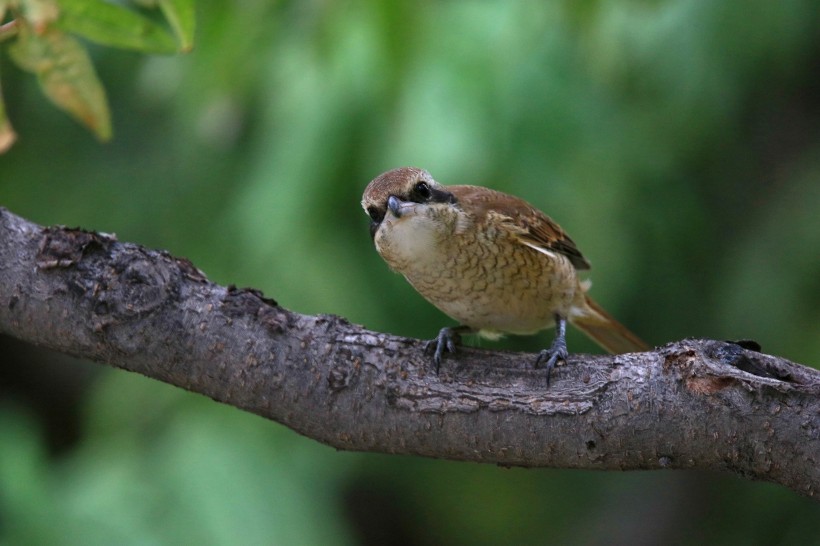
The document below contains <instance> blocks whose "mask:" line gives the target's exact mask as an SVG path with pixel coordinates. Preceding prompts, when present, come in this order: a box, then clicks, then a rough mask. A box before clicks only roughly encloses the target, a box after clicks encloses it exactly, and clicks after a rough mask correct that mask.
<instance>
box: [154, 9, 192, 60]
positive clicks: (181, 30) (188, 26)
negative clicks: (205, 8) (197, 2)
mask: <svg viewBox="0 0 820 546" xmlns="http://www.w3.org/2000/svg"><path fill="white" fill-rule="evenodd" d="M159 7H160V9H162V13H163V14H164V15H165V19H167V20H168V24H170V25H171V28H172V29H173V30H174V34H176V37H177V41H178V42H179V50H180V51H183V52H187V51H191V49H192V48H193V47H194V27H195V26H196V14H195V12H194V0H159Z"/></svg>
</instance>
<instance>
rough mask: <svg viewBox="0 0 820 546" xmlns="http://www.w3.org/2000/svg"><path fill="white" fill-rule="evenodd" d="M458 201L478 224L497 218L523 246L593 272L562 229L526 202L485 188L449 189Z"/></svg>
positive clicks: (499, 223)
mask: <svg viewBox="0 0 820 546" xmlns="http://www.w3.org/2000/svg"><path fill="white" fill-rule="evenodd" d="M446 189H447V190H448V191H450V192H452V193H453V195H455V197H456V199H457V200H458V201H459V202H461V203H462V205H466V207H465V208H467V209H468V210H470V211H473V212H474V213H475V214H476V220H477V221H482V220H489V219H491V218H492V217H495V218H494V219H495V223H496V225H500V226H502V227H504V228H505V229H507V230H508V231H509V232H510V233H512V234H513V235H514V236H515V237H516V238H517V239H518V240H519V241H521V243H522V244H524V245H526V246H528V247H530V248H532V249H534V250H536V251H538V252H542V253H544V254H547V255H549V254H552V253H556V252H557V253H559V254H563V255H564V256H566V257H567V258H569V260H570V262H572V265H574V266H575V269H579V270H580V269H589V262H588V261H587V260H586V258H584V256H583V255H582V254H581V251H579V250H578V247H577V246H575V242H574V241H573V240H572V239H570V237H569V235H567V234H566V233H565V232H564V230H563V229H561V226H559V225H558V224H556V223H555V222H554V221H553V220H552V218H550V217H549V216H547V215H546V214H544V213H543V212H541V211H540V210H538V209H537V208H535V207H533V206H532V205H530V204H529V203H527V202H526V201H524V200H523V199H519V198H518V197H515V196H513V195H509V194H506V193H502V192H499V191H495V190H491V189H489V188H484V187H481V186H447V187H446Z"/></svg>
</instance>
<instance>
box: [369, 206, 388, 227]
mask: <svg viewBox="0 0 820 546" xmlns="http://www.w3.org/2000/svg"><path fill="white" fill-rule="evenodd" d="M367 214H369V215H370V219H371V220H373V221H374V222H376V223H377V224H378V223H379V222H381V221H382V220H384V211H383V210H379V209H377V208H376V207H367Z"/></svg>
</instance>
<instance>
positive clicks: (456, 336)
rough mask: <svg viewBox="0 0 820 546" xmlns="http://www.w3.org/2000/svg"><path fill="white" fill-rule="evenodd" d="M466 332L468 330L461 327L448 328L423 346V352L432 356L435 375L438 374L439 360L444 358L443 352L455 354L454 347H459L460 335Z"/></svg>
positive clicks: (443, 329) (440, 331)
mask: <svg viewBox="0 0 820 546" xmlns="http://www.w3.org/2000/svg"><path fill="white" fill-rule="evenodd" d="M467 331H469V329H465V328H463V327H461V326H457V327H455V328H452V327H449V326H448V327H446V328H442V329H441V330H439V333H438V335H437V336H436V337H435V338H433V339H431V340H430V341H428V342H427V343H425V344H424V352H426V353H428V354H430V353H432V354H433V364H434V365H435V366H436V374H438V371H439V369H440V368H441V358H442V357H443V356H444V352H445V351H447V352H448V353H455V352H456V347H458V346H459V345H461V334H462V333H463V332H467Z"/></svg>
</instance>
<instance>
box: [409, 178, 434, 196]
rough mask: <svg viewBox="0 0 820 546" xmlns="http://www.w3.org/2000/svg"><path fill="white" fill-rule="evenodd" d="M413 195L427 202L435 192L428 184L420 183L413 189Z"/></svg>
mask: <svg viewBox="0 0 820 546" xmlns="http://www.w3.org/2000/svg"><path fill="white" fill-rule="evenodd" d="M413 193H415V194H416V196H418V197H419V198H421V199H422V200H424V201H426V200H427V199H430V197H432V195H433V192H432V190H431V189H430V186H428V185H427V182H419V183H418V184H416V185H415V186H414V187H413Z"/></svg>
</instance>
